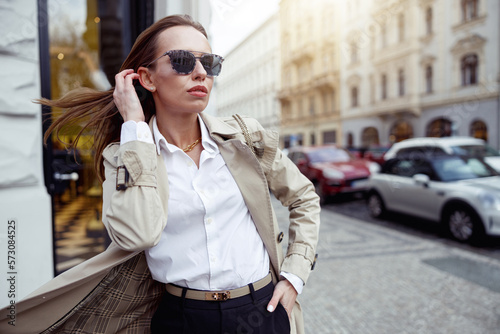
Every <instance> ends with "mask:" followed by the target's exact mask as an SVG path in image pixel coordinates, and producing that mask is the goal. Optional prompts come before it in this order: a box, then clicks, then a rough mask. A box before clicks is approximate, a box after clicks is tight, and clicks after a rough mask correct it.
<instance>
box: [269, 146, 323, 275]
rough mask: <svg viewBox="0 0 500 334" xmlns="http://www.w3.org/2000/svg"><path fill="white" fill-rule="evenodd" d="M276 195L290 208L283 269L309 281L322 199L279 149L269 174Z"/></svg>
mask: <svg viewBox="0 0 500 334" xmlns="http://www.w3.org/2000/svg"><path fill="white" fill-rule="evenodd" d="M267 179H268V183H269V188H270V190H271V192H272V193H273V195H274V196H275V197H276V198H277V199H278V200H279V201H280V202H281V203H282V204H283V205H284V206H285V207H287V208H288V210H289V212H290V215H289V220H290V225H289V231H288V248H287V253H286V255H285V258H284V261H283V264H282V266H281V270H282V271H285V272H289V273H292V274H295V275H296V276H298V277H300V278H301V279H302V281H303V282H304V284H305V283H306V282H307V279H308V277H309V274H310V272H311V270H312V266H313V264H314V262H315V256H316V246H317V244H318V234H319V225H320V204H319V197H318V195H317V194H316V192H315V190H314V185H313V184H312V183H311V181H309V179H307V178H306V177H305V176H304V175H303V174H302V173H301V172H300V171H299V169H298V168H297V166H295V164H294V163H293V162H292V161H291V160H290V159H289V158H288V157H287V156H286V155H285V154H283V153H282V152H281V151H280V150H279V149H277V151H276V157H275V159H274V162H273V164H272V168H271V170H270V171H269V173H268V177H267Z"/></svg>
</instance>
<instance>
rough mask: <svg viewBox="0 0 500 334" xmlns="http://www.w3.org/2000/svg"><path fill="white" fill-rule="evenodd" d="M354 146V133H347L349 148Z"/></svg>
mask: <svg viewBox="0 0 500 334" xmlns="http://www.w3.org/2000/svg"><path fill="white" fill-rule="evenodd" d="M353 146H354V136H353V134H352V132H348V133H347V147H353Z"/></svg>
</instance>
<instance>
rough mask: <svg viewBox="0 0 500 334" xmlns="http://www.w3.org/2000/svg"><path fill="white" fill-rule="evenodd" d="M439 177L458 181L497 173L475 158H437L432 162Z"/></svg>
mask: <svg viewBox="0 0 500 334" xmlns="http://www.w3.org/2000/svg"><path fill="white" fill-rule="evenodd" d="M432 164H433V166H434V168H435V170H436V172H437V174H438V175H439V177H440V178H441V179H442V180H443V181H445V182H449V181H458V180H467V179H475V178H479V177H488V176H494V175H497V173H496V172H495V171H493V170H492V169H491V168H490V167H488V166H487V165H486V164H485V163H484V162H482V161H481V160H479V159H477V158H468V159H460V158H456V159H438V160H434V161H433V162H432Z"/></svg>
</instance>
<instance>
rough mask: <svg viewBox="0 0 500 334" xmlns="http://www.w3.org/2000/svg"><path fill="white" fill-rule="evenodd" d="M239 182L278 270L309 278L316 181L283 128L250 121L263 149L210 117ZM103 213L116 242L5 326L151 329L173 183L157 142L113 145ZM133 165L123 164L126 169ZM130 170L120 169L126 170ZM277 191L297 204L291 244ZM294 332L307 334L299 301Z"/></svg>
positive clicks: (20, 329) (230, 122) (17, 329)
mask: <svg viewBox="0 0 500 334" xmlns="http://www.w3.org/2000/svg"><path fill="white" fill-rule="evenodd" d="M201 115H202V117H203V120H204V122H205V124H206V125H207V128H208V129H209V132H210V135H211V137H212V138H213V139H214V140H215V141H216V142H217V144H218V146H219V149H220V151H221V154H222V156H223V158H224V160H225V161H226V164H227V166H228V168H229V170H230V171H231V173H232V175H233V176H234V179H235V180H236V183H237V184H238V186H239V188H240V190H241V192H242V194H243V197H244V199H245V202H246V204H247V207H248V209H249V210H250V213H251V215H252V217H253V220H254V222H255V224H256V227H257V230H258V232H259V234H260V236H261V237H262V240H263V241H264V244H265V247H266V249H267V251H268V253H269V256H270V262H271V267H272V268H271V271H272V273H273V275H274V277H278V274H279V272H280V271H281V270H283V271H287V272H291V273H293V274H295V275H297V276H298V277H300V278H301V279H302V280H303V281H304V282H307V278H308V276H309V273H310V271H311V267H312V266H313V264H314V262H315V249H316V245H317V240H318V230H319V211H320V207H319V200H318V196H317V195H316V193H315V192H314V187H313V185H312V184H311V183H310V182H309V181H308V180H307V179H306V178H305V177H304V176H303V175H302V174H301V173H300V172H299V171H298V169H297V168H296V167H295V165H294V164H293V163H292V162H291V161H290V160H289V159H288V158H287V157H285V156H284V155H282V154H281V152H280V150H279V149H278V148H277V146H278V135H277V134H276V133H275V132H269V131H265V130H264V129H263V128H262V127H261V126H260V124H258V123H257V122H256V121H255V120H253V119H250V118H245V122H246V124H247V127H248V129H249V132H250V134H251V138H252V141H253V143H252V145H253V146H254V148H255V149H256V153H257V154H256V155H254V154H253V153H252V152H251V150H250V148H249V147H248V145H246V144H245V139H244V136H243V135H242V132H241V130H240V128H239V126H238V124H237V123H236V121H235V120H234V119H233V118H216V117H213V116H209V115H205V114H203V113H202V114H201ZM103 155H104V158H105V162H104V164H105V167H106V181H105V182H104V183H103V191H104V194H103V212H105V213H106V214H105V215H104V216H105V219H103V222H104V224H105V225H106V227H107V229H108V232H109V234H110V236H111V238H112V240H113V242H112V243H111V245H110V246H109V247H108V249H107V250H106V251H104V252H103V253H101V254H99V255H97V256H95V257H93V258H92V259H90V260H88V261H85V262H84V263H82V264H80V265H78V266H76V267H74V268H72V269H71V270H68V271H66V272H64V273H63V274H61V275H59V276H57V277H56V278H54V279H53V280H51V281H50V282H48V283H47V284H45V285H44V286H42V287H41V288H39V289H37V290H36V291H35V292H33V293H32V294H31V295H29V296H28V297H27V298H25V299H24V300H22V301H19V302H18V303H17V304H16V312H15V316H16V318H15V326H12V325H10V324H9V321H12V319H9V318H4V317H5V316H6V315H8V314H9V310H8V309H7V308H4V309H3V310H1V314H2V320H1V321H0V333H5V334H6V333H23V334H28V333H70V332H71V330H72V329H78V330H77V331H75V332H78V333H149V323H150V320H151V316H152V314H153V313H154V311H155V309H156V307H157V305H158V303H159V300H160V297H161V295H162V294H163V292H164V286H163V285H162V284H160V283H159V282H156V281H154V280H153V279H152V278H151V274H150V272H149V269H148V267H147V263H146V260H145V256H144V249H147V248H149V247H151V246H153V245H154V244H156V243H157V242H158V240H159V238H160V234H161V231H162V230H163V229H164V227H165V225H166V223H167V220H166V217H167V211H168V207H167V203H168V196H169V190H168V180H167V171H166V169H165V168H157V166H164V164H163V160H162V158H161V156H160V155H159V154H158V153H157V151H156V146H155V145H154V144H148V143H143V142H138V141H134V142H130V143H127V144H125V145H122V146H120V145H119V144H111V145H110V146H108V148H107V149H106V150H105V151H104V152H103ZM118 166H125V167H126V169H127V171H128V172H129V178H128V183H127V185H128V188H127V189H126V190H116V176H117V175H116V173H117V172H116V171H117V167H118ZM122 170H123V169H122ZM119 177H120V175H119ZM269 190H270V191H271V192H272V193H273V194H274V195H275V196H276V198H278V199H279V200H280V201H281V203H282V204H283V205H285V206H286V207H288V208H289V210H290V227H289V231H288V233H289V245H288V248H287V254H286V256H285V257H284V256H283V251H282V249H283V248H282V246H281V244H280V242H281V239H282V237H280V232H281V231H279V227H278V223H277V220H276V217H275V214H274V211H273V208H272V205H271V201H270V194H269ZM291 327H292V333H303V331H304V329H303V322H302V311H301V309H300V305H299V304H298V303H297V304H296V306H295V307H294V310H293V312H292V317H291Z"/></svg>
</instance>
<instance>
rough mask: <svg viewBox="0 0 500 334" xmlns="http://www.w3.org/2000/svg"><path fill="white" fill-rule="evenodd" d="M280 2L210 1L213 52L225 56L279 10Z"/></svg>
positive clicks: (274, 0) (258, 0)
mask: <svg viewBox="0 0 500 334" xmlns="http://www.w3.org/2000/svg"><path fill="white" fill-rule="evenodd" d="M279 2H280V0H210V4H211V6H212V23H211V25H210V28H209V30H210V33H211V35H212V41H211V44H212V50H213V52H214V53H217V54H220V55H221V56H223V57H224V56H225V55H227V54H228V52H230V51H231V50H232V49H233V48H234V47H236V46H237V45H238V44H239V43H240V42H241V41H243V40H244V39H245V38H246V37H247V36H248V35H249V34H250V33H251V32H253V31H254V30H255V29H256V28H258V27H259V26H260V25H261V24H262V23H264V22H265V21H266V20H267V19H268V18H269V17H271V15H272V14H274V13H276V12H277V11H278V9H279Z"/></svg>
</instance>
